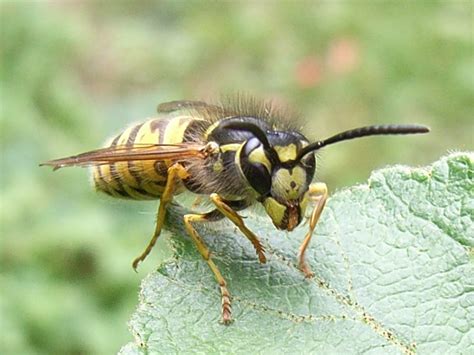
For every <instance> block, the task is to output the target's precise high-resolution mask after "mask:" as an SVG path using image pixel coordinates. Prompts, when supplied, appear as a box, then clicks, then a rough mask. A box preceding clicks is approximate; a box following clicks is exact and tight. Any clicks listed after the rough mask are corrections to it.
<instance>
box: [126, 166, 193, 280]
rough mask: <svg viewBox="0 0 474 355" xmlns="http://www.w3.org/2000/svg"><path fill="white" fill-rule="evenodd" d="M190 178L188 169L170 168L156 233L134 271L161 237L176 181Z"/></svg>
mask: <svg viewBox="0 0 474 355" xmlns="http://www.w3.org/2000/svg"><path fill="white" fill-rule="evenodd" d="M188 176H189V174H188V172H187V171H186V169H185V168H184V167H183V166H182V165H180V164H174V165H172V166H171V167H169V168H168V179H167V180H166V185H165V189H164V191H163V194H162V195H161V197H160V206H159V207H158V212H157V214H156V226H155V232H154V233H153V237H152V238H151V240H150V242H149V243H148V245H147V247H146V249H145V250H144V251H143V253H141V254H140V256H138V257H137V258H136V259H135V260H134V261H133V264H132V266H133V269H135V271H136V270H137V267H138V264H139V263H140V262H142V261H143V260H145V258H146V257H147V256H148V254H150V252H151V250H152V249H153V247H154V245H155V243H156V241H157V239H158V237H159V236H160V233H161V229H162V228H163V225H164V223H165V215H166V206H167V205H168V204H169V203H170V202H171V200H172V199H173V193H174V190H175V187H176V180H177V179H178V178H179V179H181V180H182V179H185V178H187V177H188Z"/></svg>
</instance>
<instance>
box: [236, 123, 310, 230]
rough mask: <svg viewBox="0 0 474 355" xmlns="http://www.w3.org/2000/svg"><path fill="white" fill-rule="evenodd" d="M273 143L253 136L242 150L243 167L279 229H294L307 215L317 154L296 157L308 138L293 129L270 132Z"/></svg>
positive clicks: (241, 162)
mask: <svg viewBox="0 0 474 355" xmlns="http://www.w3.org/2000/svg"><path fill="white" fill-rule="evenodd" d="M268 140H269V143H270V144H271V146H266V147H265V146H264V144H262V142H261V141H259V140H258V139H257V138H250V139H249V140H248V141H247V142H246V143H245V144H244V146H243V147H242V150H241V152H240V162H239V163H240V167H241V170H242V172H243V175H244V176H245V178H246V179H247V182H248V183H249V185H250V186H251V187H252V188H253V189H254V190H255V191H256V192H257V193H258V195H259V198H258V200H259V201H261V202H262V204H263V206H264V207H265V210H266V212H267V214H268V215H269V216H270V218H271V219H272V221H273V224H274V225H275V226H276V227H277V228H278V229H283V230H288V231H291V230H293V229H294V228H295V227H296V226H298V225H299V224H300V222H301V220H302V217H303V216H304V213H305V210H306V204H307V200H308V196H307V191H308V187H309V184H310V183H311V180H312V179H313V176H314V171H315V158H314V154H312V153H311V154H307V155H306V156H304V157H302V158H301V159H300V160H296V158H297V156H298V152H299V151H300V149H301V148H302V147H303V146H305V145H307V144H308V142H307V141H306V139H304V137H302V136H301V135H299V134H296V133H293V132H272V133H269V134H268Z"/></svg>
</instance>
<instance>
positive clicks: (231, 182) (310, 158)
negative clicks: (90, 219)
mask: <svg viewBox="0 0 474 355" xmlns="http://www.w3.org/2000/svg"><path fill="white" fill-rule="evenodd" d="M282 116H284V115H281V114H279V113H278V112H277V111H276V110H275V109H273V108H272V107H271V106H270V105H268V104H267V103H259V102H257V101H255V100H247V101H245V100H237V102H234V103H233V104H208V103H205V102H201V101H173V102H167V103H163V104H160V105H159V106H158V116H157V117H155V118H151V119H148V120H147V121H145V122H144V123H140V124H136V125H133V126H131V127H129V128H128V129H126V130H125V131H124V132H123V133H121V134H119V135H117V136H116V137H115V138H114V139H113V140H112V141H111V142H110V143H109V144H108V145H107V146H106V147H105V148H102V149H97V150H92V151H89V152H86V153H82V154H79V155H75V156H70V157H67V158H62V159H57V160H51V161H48V162H46V163H44V164H41V165H48V166H52V167H53V168H54V170H56V169H59V168H63V167H69V166H90V167H92V169H91V170H92V178H93V183H94V185H95V188H96V189H97V190H98V191H100V192H103V193H105V194H107V195H110V196H112V197H116V198H128V199H134V200H158V199H159V200H160V204H159V207H158V211H157V214H156V227H155V230H154V233H153V236H152V238H151V240H150V242H149V243H148V245H147V247H146V248H145V250H144V251H143V252H142V253H141V254H140V255H139V256H138V257H137V258H136V259H135V260H134V261H133V268H134V269H135V270H136V268H137V266H138V264H139V263H140V262H142V261H143V260H145V258H146V257H147V256H148V254H149V253H150V252H151V250H152V248H153V246H154V245H155V243H156V241H157V238H158V237H159V235H160V233H161V231H162V229H163V226H164V223H165V215H166V211H167V207H169V206H170V204H171V203H172V201H173V197H174V196H176V195H178V194H180V193H182V192H184V191H190V192H192V193H194V194H197V195H198V196H199V195H200V196H204V197H207V198H208V200H209V201H210V203H211V206H212V208H211V209H210V210H209V211H207V212H198V211H195V212H193V213H188V214H186V215H184V216H183V221H184V226H185V228H186V230H187V232H188V234H189V236H190V237H191V239H192V240H193V242H194V244H195V245H196V248H197V250H198V251H199V253H200V254H201V255H202V257H203V258H204V260H205V261H206V262H207V264H208V265H209V268H210V269H211V270H212V272H213V273H214V276H215V278H216V280H217V283H218V285H219V287H220V294H221V319H222V322H223V323H224V324H229V323H230V322H231V296H230V293H229V290H228V288H227V283H226V280H225V278H224V276H223V275H222V274H221V272H220V271H219V268H218V267H217V265H216V264H215V263H214V261H213V259H212V256H211V252H210V250H209V249H208V247H207V246H206V243H205V242H204V240H203V239H202V238H201V236H200V235H199V234H198V232H197V230H196V228H195V226H196V224H199V223H203V222H214V221H218V220H221V219H223V218H227V219H229V220H230V221H231V222H232V223H233V224H234V225H235V226H236V227H237V228H238V229H239V230H240V231H241V232H242V234H243V235H244V236H245V237H246V238H247V239H248V240H249V241H250V243H252V245H253V247H254V248H255V252H256V254H257V256H258V259H259V261H260V263H265V262H266V257H265V250H264V247H263V245H262V243H261V242H260V240H259V238H258V237H257V235H255V234H254V233H253V232H252V231H251V230H250V229H248V228H247V226H246V225H245V223H244V220H243V218H242V217H241V216H240V215H239V213H238V212H239V211H242V210H244V209H246V208H248V207H250V206H252V205H255V204H261V205H263V207H264V210H265V212H266V214H267V215H268V216H269V217H270V219H271V221H272V222H273V224H274V225H275V227H276V228H277V229H280V230H287V231H292V230H293V229H294V228H295V227H297V226H298V225H299V224H300V223H301V222H302V220H303V219H305V218H306V215H305V213H306V210H307V209H308V206H310V205H311V209H312V210H311V212H310V213H309V215H308V217H307V218H308V221H309V223H308V226H309V230H308V231H307V233H306V235H305V237H304V239H303V241H302V243H301V246H300V247H299V250H298V256H297V258H298V266H299V269H300V270H301V271H302V272H303V274H304V276H305V277H308V278H309V277H312V276H313V273H312V271H311V268H310V266H309V265H308V263H307V262H306V261H305V251H306V249H307V248H308V245H309V243H310V240H311V237H312V235H313V232H314V229H315V227H316V224H317V222H318V219H319V217H320V215H321V212H322V211H323V208H324V206H325V203H326V200H327V198H328V189H327V187H326V185H325V184H324V183H315V182H313V178H314V174H315V170H316V158H315V152H317V151H318V150H319V149H321V148H323V147H325V146H327V145H330V144H334V143H337V142H341V141H345V140H349V139H354V138H360V137H365V136H374V135H387V134H413V133H426V132H428V131H429V128H427V127H425V126H421V125H377V126H366V127H361V128H356V129H351V130H348V131H344V132H342V133H339V134H336V135H334V136H332V137H330V138H327V139H323V140H319V141H315V142H310V140H309V139H308V138H306V137H305V136H304V135H303V134H302V133H301V132H299V131H298V130H297V129H294V128H291V124H289V123H288V122H289V121H288V120H285V119H284V117H282ZM284 121H286V123H283V122H284Z"/></svg>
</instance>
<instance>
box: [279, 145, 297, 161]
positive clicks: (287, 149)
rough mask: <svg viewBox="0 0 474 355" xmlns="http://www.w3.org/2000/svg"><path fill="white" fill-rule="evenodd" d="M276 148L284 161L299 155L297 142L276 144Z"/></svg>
mask: <svg viewBox="0 0 474 355" xmlns="http://www.w3.org/2000/svg"><path fill="white" fill-rule="evenodd" d="M274 148H275V150H276V152H277V154H278V158H279V159H280V161H281V162H282V163H284V162H286V161H288V160H295V159H296V156H297V155H298V149H297V147H296V145H295V144H289V145H283V146H281V145H276V146H275V147H274Z"/></svg>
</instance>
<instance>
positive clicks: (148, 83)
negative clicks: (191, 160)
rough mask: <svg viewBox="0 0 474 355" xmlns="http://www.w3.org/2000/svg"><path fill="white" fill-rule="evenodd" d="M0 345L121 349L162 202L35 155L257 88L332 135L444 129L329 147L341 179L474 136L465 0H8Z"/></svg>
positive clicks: (158, 255)
mask: <svg viewBox="0 0 474 355" xmlns="http://www.w3.org/2000/svg"><path fill="white" fill-rule="evenodd" d="M0 6H1V11H0V14H1V18H0V26H1V63H0V80H1V88H0V89H1V113H0V125H1V126H0V144H1V169H0V174H1V175H0V178H1V181H0V182H1V187H0V189H1V190H0V191H1V223H0V225H1V242H2V245H1V249H0V257H1V259H0V267H1V274H0V282H1V284H0V287H1V289H2V294H1V298H0V312H1V314H0V319H1V323H0V326H1V334H2V335H1V337H2V339H1V341H0V352H1V353H5V354H13V353H110V352H114V351H117V350H118V349H119V347H120V345H121V344H124V343H125V342H126V341H127V339H129V335H128V332H127V329H126V321H127V319H128V318H129V315H130V314H131V313H132V311H133V309H134V307H135V305H136V293H137V290H138V284H139V282H140V279H141V278H142V277H143V276H144V275H145V274H146V272H147V271H150V270H152V269H153V268H154V267H155V265H156V263H157V260H159V259H162V258H163V257H165V255H167V253H169V251H168V250H167V248H166V243H163V242H164V241H163V240H161V241H160V245H158V247H157V248H155V250H154V252H153V254H152V255H151V256H150V258H149V260H147V262H146V263H144V265H143V266H142V268H141V270H140V273H139V275H136V274H135V273H133V271H132V270H131V267H130V265H129V262H130V261H131V260H132V259H133V257H134V256H136V255H137V254H138V253H139V252H140V251H141V250H142V248H143V247H144V246H145V244H146V242H147V241H148V238H149V234H150V233H151V231H152V228H153V219H154V211H155V208H156V203H143V202H121V201H114V200H111V199H108V198H106V197H103V196H98V195H96V194H95V193H94V192H93V191H91V189H90V187H89V184H88V174H87V171H86V170H80V169H71V170H64V171H59V172H56V173H54V174H53V173H52V172H51V171H50V170H48V169H39V168H38V167H37V164H38V162H41V161H44V160H46V159H49V158H54V157H59V156H65V155H68V154H73V153H77V152H80V151H84V150H87V149H92V148H95V147H97V146H98V145H99V144H100V142H102V141H103V140H104V138H105V137H108V136H110V135H112V134H113V133H116V132H118V131H120V130H122V129H123V128H124V127H125V126H127V124H129V123H130V122H132V121H136V120H141V119H144V118H145V117H147V116H151V115H153V113H154V108H155V107H156V105H157V104H158V103H160V102H164V101H167V100H175V99H181V98H187V99H201V98H205V99H206V98H216V97H218V95H219V94H221V93H232V92H236V91H244V92H249V93H251V94H255V95H257V96H258V97H262V98H272V99H274V100H275V101H276V102H277V103H279V104H283V105H290V106H292V107H293V108H296V109H297V110H298V111H300V112H301V113H302V117H304V118H305V119H304V121H305V127H306V129H305V130H304V133H305V134H306V135H307V136H309V137H310V138H313V139H316V138H322V137H325V136H327V135H329V134H333V133H335V132H338V131H340V130H344V129H347V128H350V127H354V126H357V125H365V124H373V123H388V122H400V123H404V122H406V123H407V122H417V123H423V124H427V125H429V126H431V128H432V133H431V134H430V135H426V136H423V137H421V136H417V137H400V138H398V137H391V138H373V139H367V140H364V141H359V142H352V143H345V144H341V145H340V146H337V147H331V148H330V149H329V148H328V150H326V151H325V152H324V153H323V154H321V160H320V161H322V163H321V164H320V168H321V165H322V168H321V169H320V170H319V172H318V178H319V179H320V180H324V181H325V182H327V183H328V185H329V186H330V188H331V189H332V190H334V189H335V188H337V187H341V186H344V185H346V184H353V183H356V182H360V181H363V180H364V179H365V178H366V177H367V176H368V175H369V171H370V170H371V169H373V168H375V167H380V166H383V165H386V164H393V163H403V164H428V163H429V162H431V161H433V160H435V158H436V157H438V156H440V155H443V154H444V153H445V152H446V150H448V149H449V150H457V149H470V148H472V147H473V144H472V143H473V141H472V139H473V138H472V129H473V124H472V116H473V110H472V102H473V98H474V71H473V70H472V60H473V51H472V44H473V43H472V42H473V41H472V20H473V19H472V16H473V5H472V2H470V1H465V2H464V1H453V2H443V1H430V2H425V1H424V2H416V3H413V2H408V1H401V2H393V3H387V2H384V3H383V4H376V3H375V2H374V3H369V2H366V3H361V2H341V1H339V2H334V3H332V2H316V1H314V2H297V3H292V2H281V3H276V2H261V3H257V2H250V1H249V2H245V1H238V2H225V3H217V2H190V3H184V2H171V1H170V2H152V1H144V2H132V1H118V2H105V1H99V2H93V1H89V2H80V1H63V2H61V1H56V2H21V1H12V2H8V1H3V2H2V3H1V5H0Z"/></svg>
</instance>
